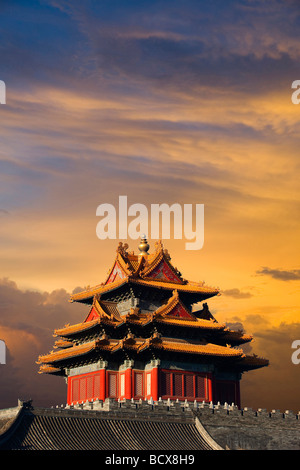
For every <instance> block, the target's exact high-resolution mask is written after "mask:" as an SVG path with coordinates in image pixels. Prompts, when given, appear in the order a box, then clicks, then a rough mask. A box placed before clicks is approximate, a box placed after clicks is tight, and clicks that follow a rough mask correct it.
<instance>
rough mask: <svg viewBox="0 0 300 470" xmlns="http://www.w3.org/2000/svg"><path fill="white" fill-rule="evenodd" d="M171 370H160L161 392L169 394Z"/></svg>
mask: <svg viewBox="0 0 300 470" xmlns="http://www.w3.org/2000/svg"><path fill="white" fill-rule="evenodd" d="M171 378H172V374H171V372H165V371H162V373H161V394H162V395H167V396H171Z"/></svg>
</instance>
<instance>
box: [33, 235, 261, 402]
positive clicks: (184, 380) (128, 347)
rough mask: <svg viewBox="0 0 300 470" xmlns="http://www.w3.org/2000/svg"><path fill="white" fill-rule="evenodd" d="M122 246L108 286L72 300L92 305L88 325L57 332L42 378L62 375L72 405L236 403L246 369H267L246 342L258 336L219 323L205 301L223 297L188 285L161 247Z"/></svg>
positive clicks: (43, 362)
mask: <svg viewBox="0 0 300 470" xmlns="http://www.w3.org/2000/svg"><path fill="white" fill-rule="evenodd" d="M127 248H128V245H127V244H125V245H123V244H122V243H119V246H118V249H117V255H116V258H115V261H114V263H113V265H112V268H111V269H110V271H109V274H108V276H107V279H106V281H105V282H104V283H102V284H99V285H97V286H95V287H93V288H87V289H86V290H84V291H83V292H80V293H77V294H74V295H72V296H71V301H72V302H81V303H84V304H87V305H89V312H88V315H87V316H86V318H85V320H83V322H82V323H79V324H75V325H66V326H65V327H64V328H60V329H57V330H55V332H54V336H55V337H57V341H56V342H55V345H54V348H55V351H52V352H50V353H49V354H46V355H43V356H40V357H39V359H38V364H40V371H39V372H40V373H48V374H55V375H61V376H64V377H66V380H67V383H68V394H67V402H68V404H69V405H72V404H74V405H75V404H78V403H82V402H85V401H87V400H89V401H91V400H103V401H104V400H105V399H106V398H115V399H132V398H133V399H143V400H144V399H151V398H152V399H153V400H154V401H157V400H158V399H159V398H161V399H168V398H169V399H171V400H176V399H179V400H185V399H187V400H192V401H194V400H197V401H205V402H213V403H217V402H220V403H225V402H227V403H230V404H231V403H234V404H235V405H237V406H238V407H240V387H239V384H240V379H241V376H242V373H243V372H244V371H249V370H252V369H257V368H260V367H263V366H266V365H268V361H267V360H266V359H263V358H259V357H257V356H255V355H253V356H248V355H246V354H244V352H243V350H242V349H240V347H239V346H240V345H242V344H244V343H247V342H249V341H251V340H252V336H249V335H245V334H243V333H242V332H241V331H233V330H230V329H229V328H227V327H226V325H225V324H221V323H218V322H217V321H216V320H215V318H214V317H213V316H212V314H211V313H210V311H209V309H208V306H207V304H206V303H203V305H202V308H201V309H200V310H198V311H192V306H193V304H195V303H199V302H203V301H206V300H207V299H209V298H210V297H213V296H215V295H218V294H219V290H218V289H214V288H211V287H207V286H205V285H203V283H195V282H189V281H187V280H185V279H183V278H182V276H181V274H180V272H179V271H178V270H177V269H176V268H174V267H173V265H172V264H171V259H170V256H169V254H168V251H167V250H165V249H164V248H163V245H162V243H161V242H158V243H156V249H155V251H154V253H148V251H149V245H148V243H147V240H142V241H141V243H140V245H139V250H140V253H139V254H138V255H137V254H134V253H131V252H128V251H127Z"/></svg>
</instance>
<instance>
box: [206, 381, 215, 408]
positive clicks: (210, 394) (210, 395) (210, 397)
mask: <svg viewBox="0 0 300 470" xmlns="http://www.w3.org/2000/svg"><path fill="white" fill-rule="evenodd" d="M207 385H208V401H209V402H213V401H214V400H213V398H214V397H213V378H212V374H207Z"/></svg>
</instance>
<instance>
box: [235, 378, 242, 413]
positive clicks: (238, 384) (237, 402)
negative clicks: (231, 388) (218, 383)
mask: <svg viewBox="0 0 300 470" xmlns="http://www.w3.org/2000/svg"><path fill="white" fill-rule="evenodd" d="M235 391H236V393H235V396H236V403H235V405H237V407H238V408H239V409H240V408H241V392H240V381H239V380H237V381H236V384H235Z"/></svg>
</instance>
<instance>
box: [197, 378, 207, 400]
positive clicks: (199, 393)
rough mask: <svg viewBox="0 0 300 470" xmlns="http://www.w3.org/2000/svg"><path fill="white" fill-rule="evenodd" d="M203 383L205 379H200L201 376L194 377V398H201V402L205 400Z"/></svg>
mask: <svg viewBox="0 0 300 470" xmlns="http://www.w3.org/2000/svg"><path fill="white" fill-rule="evenodd" d="M205 382H206V379H205V377H202V376H201V375H196V397H197V398H202V399H203V400H204V399H205V396H206V393H205Z"/></svg>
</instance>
